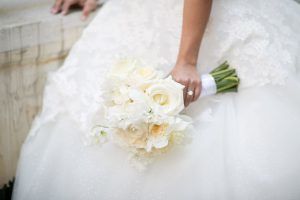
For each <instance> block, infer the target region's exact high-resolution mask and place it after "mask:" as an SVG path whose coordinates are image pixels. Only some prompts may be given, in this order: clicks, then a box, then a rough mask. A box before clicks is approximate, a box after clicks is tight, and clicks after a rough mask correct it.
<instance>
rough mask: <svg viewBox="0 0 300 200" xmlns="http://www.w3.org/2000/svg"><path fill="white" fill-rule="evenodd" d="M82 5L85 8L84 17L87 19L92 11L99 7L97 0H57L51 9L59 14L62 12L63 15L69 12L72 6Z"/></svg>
mask: <svg viewBox="0 0 300 200" xmlns="http://www.w3.org/2000/svg"><path fill="white" fill-rule="evenodd" d="M74 5H77V6H80V7H82V8H83V11H82V19H83V20H84V19H86V18H87V17H88V16H89V14H90V12H92V11H94V10H95V9H96V8H97V0H55V4H54V6H53V7H52V9H51V13H53V14H57V13H59V12H62V14H63V15H66V14H68V12H69V9H70V7H71V6H74Z"/></svg>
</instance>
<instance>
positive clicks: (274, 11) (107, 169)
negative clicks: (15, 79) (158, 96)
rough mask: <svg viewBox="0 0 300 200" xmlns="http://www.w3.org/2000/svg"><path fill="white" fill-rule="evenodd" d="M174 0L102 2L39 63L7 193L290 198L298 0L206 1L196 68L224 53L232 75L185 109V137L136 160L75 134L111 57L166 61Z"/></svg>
mask: <svg viewBox="0 0 300 200" xmlns="http://www.w3.org/2000/svg"><path fill="white" fill-rule="evenodd" d="M182 10H183V0H163V1H161V0H110V1H108V2H107V3H105V5H104V6H103V7H102V8H101V10H100V11H99V13H98V15H97V16H96V17H95V19H94V20H93V21H92V22H91V24H90V25H89V26H88V27H87V28H86V30H85V31H84V33H83V35H82V37H81V38H80V39H79V40H78V42H77V43H76V44H75V45H74V47H73V48H72V50H71V52H70V54H69V56H68V58H67V59H66V61H65V63H64V65H63V66H62V67H61V68H60V69H58V70H57V71H55V72H53V73H51V74H49V77H48V82H47V85H46V88H45V92H44V101H43V109H42V111H41V113H40V114H39V116H37V118H36V119H35V121H34V123H33V125H32V128H31V131H30V133H29V135H28V138H27V140H26V141H25V143H24V145H23V148H22V152H21V156H20V160H19V165H18V171H17V176H16V183H15V188H14V194H13V196H14V197H13V198H14V199H18V200H21V199H26V200H35V199H38V200H47V199H51V200H53V199H55V200H58V199H59V200H60V199H61V200H68V199H72V200H74V199H79V200H81V199H83V200H89V199H92V200H94V199H101V200H107V199H109V200H113V199H118V200H119V199H122V200H127V199H128V200H131V199H138V200H150V199H151V200H152V199H153V200H154V199H162V200H183V199H184V200H186V199H192V200H193V199H196V200H198V199H213V200H219V199H222V200H223V199H225V200H227V199H228V200H233V199H238V200H244V199H260V200H262V199H268V200H269V199H272V200H274V199H289V200H292V199H300V156H299V154H298V153H299V151H300V105H299V103H300V74H299V70H300V5H299V4H298V3H296V2H295V1H293V0H267V1H261V0H214V1H213V8H212V13H211V17H210V19H209V23H208V26H207V29H206V32H205V36H204V38H203V42H202V45H201V50H200V54H199V61H198V69H199V72H200V73H201V74H203V73H206V72H209V71H210V70H211V69H213V68H215V67H216V66H217V65H218V64H220V63H221V62H223V61H224V60H228V61H229V63H230V64H231V65H232V66H233V67H235V68H236V69H237V72H238V75H239V77H240V78H241V85H240V88H239V92H238V93H228V94H221V95H215V96H210V97H205V98H202V99H200V100H198V101H197V102H195V103H193V104H192V105H190V106H189V107H188V108H187V109H186V113H187V114H188V115H190V116H191V117H192V118H193V120H194V129H195V130H196V133H195V134H194V137H193V139H192V141H191V143H190V144H187V145H185V146H183V147H181V148H175V149H174V150H172V151H170V152H168V153H166V154H164V155H162V156H160V157H159V158H158V159H157V160H155V161H154V162H153V163H151V164H150V165H149V166H147V168H146V169H145V170H142V171H141V170H137V169H136V168H135V167H133V165H132V163H131V162H130V160H128V153H127V152H126V151H124V150H123V149H121V148H119V147H118V146H117V145H115V144H113V143H107V144H105V145H103V146H98V145H90V146H87V145H85V144H84V142H83V140H82V138H83V136H84V135H85V134H87V133H88V132H89V130H90V128H91V127H92V126H93V119H94V118H95V116H98V117H100V116H101V110H100V112H99V107H101V98H100V96H101V90H100V88H101V85H102V81H103V80H104V76H105V74H106V72H107V71H108V70H109V68H110V67H111V66H112V65H113V63H114V62H115V61H116V60H117V59H118V58H120V57H130V58H138V59H141V60H143V61H144V62H147V63H149V64H151V65H154V66H159V68H161V69H162V70H163V71H164V72H165V73H166V74H167V73H168V72H170V70H171V68H172V67H173V66H174V63H175V61H176V56H177V51H178V47H179V40H180V32H181V23H182ZM99 113H100V114H99Z"/></svg>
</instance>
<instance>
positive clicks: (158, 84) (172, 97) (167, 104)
mask: <svg viewBox="0 0 300 200" xmlns="http://www.w3.org/2000/svg"><path fill="white" fill-rule="evenodd" d="M183 88H184V86H183V85H181V84H179V83H177V82H175V81H174V80H172V78H171V77H168V78H166V79H161V80H158V81H154V82H153V83H152V84H150V85H149V87H148V88H147V89H146V94H147V95H148V96H149V97H150V100H151V102H152V106H153V109H155V110H157V111H159V112H163V113H165V114H167V115H177V114H179V113H180V112H181V111H182V110H183V109H184V102H183Z"/></svg>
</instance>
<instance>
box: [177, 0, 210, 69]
mask: <svg viewBox="0 0 300 200" xmlns="http://www.w3.org/2000/svg"><path fill="white" fill-rule="evenodd" d="M211 5H212V0H185V1H184V10H183V26H182V33H181V42H180V49H179V53H178V57H177V64H179V63H188V64H191V65H196V63H197V59H198V53H199V49H200V45H201V40H202V37H203V34H204V31H205V28H206V24H207V21H208V18H209V15H210V11H211Z"/></svg>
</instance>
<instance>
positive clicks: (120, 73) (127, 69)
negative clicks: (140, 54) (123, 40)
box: [110, 59, 138, 78]
mask: <svg viewBox="0 0 300 200" xmlns="http://www.w3.org/2000/svg"><path fill="white" fill-rule="evenodd" d="M137 65H138V61H137V60H131V59H123V60H120V61H119V62H118V63H116V64H115V65H114V66H113V67H112V69H111V71H110V75H112V76H116V77H119V78H127V77H128V75H129V74H130V73H132V72H133V71H134V70H135V69H136V68H137Z"/></svg>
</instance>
